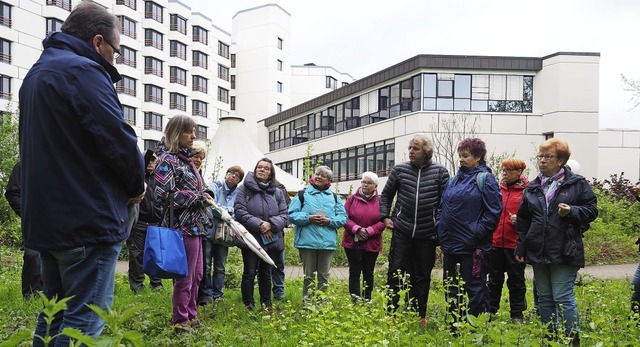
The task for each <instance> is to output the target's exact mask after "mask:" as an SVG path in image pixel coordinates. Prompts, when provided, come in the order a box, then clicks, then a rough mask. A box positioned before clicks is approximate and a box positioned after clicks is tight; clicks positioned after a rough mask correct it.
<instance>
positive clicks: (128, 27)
mask: <svg viewBox="0 0 640 347" xmlns="http://www.w3.org/2000/svg"><path fill="white" fill-rule="evenodd" d="M118 19H119V20H120V27H121V28H122V35H125V36H129V37H130V38H132V39H135V38H137V35H136V33H137V32H136V22H135V21H134V20H133V19H131V18H129V17H126V16H118Z"/></svg>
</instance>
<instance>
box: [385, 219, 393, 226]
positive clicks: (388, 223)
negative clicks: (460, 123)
mask: <svg viewBox="0 0 640 347" xmlns="http://www.w3.org/2000/svg"><path fill="white" fill-rule="evenodd" d="M383 222H384V226H385V227H386V228H387V229H393V221H392V220H391V218H385V219H384V220H383Z"/></svg>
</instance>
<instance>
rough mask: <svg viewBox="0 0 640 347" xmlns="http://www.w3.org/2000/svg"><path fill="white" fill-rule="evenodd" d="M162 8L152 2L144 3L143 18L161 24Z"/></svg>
mask: <svg viewBox="0 0 640 347" xmlns="http://www.w3.org/2000/svg"><path fill="white" fill-rule="evenodd" d="M162 10H163V8H162V6H160V5H158V4H156V3H155V2H153V1H145V2H144V18H151V19H153V20H155V21H157V22H160V23H163V19H162Z"/></svg>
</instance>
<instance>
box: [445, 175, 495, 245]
mask: <svg viewBox="0 0 640 347" xmlns="http://www.w3.org/2000/svg"><path fill="white" fill-rule="evenodd" d="M480 172H488V173H491V169H490V168H489V167H488V166H487V165H486V164H484V163H483V164H480V165H478V166H476V167H474V168H469V167H466V166H462V167H460V169H459V170H458V174H457V175H455V176H454V177H453V178H452V179H451V180H450V181H449V183H448V184H447V185H446V187H445V189H444V193H442V204H441V208H440V212H439V219H438V240H439V241H440V246H441V247H442V251H443V252H444V253H447V254H473V252H474V251H475V250H477V249H480V250H482V251H485V252H488V251H489V250H491V236H492V234H493V231H494V230H495V229H496V226H497V225H498V219H499V218H500V211H502V198H501V196H500V188H499V186H498V182H497V181H496V179H495V177H493V175H489V174H487V175H486V176H485V178H484V180H485V182H484V184H483V185H482V186H483V188H482V189H481V188H480V187H479V186H480V185H479V184H478V183H476V179H477V178H478V173H480Z"/></svg>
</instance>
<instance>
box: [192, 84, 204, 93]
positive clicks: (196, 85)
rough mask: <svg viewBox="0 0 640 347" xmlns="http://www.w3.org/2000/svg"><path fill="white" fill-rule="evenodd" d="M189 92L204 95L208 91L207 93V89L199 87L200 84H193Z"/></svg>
mask: <svg viewBox="0 0 640 347" xmlns="http://www.w3.org/2000/svg"><path fill="white" fill-rule="evenodd" d="M191 90H192V91H194V92H203V93H205V94H206V93H207V92H208V91H207V87H205V86H203V85H201V84H194V85H193V86H192V87H191Z"/></svg>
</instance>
